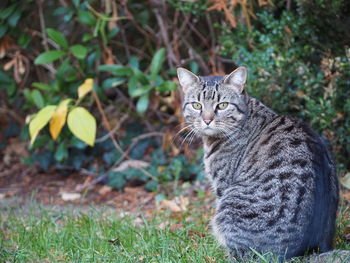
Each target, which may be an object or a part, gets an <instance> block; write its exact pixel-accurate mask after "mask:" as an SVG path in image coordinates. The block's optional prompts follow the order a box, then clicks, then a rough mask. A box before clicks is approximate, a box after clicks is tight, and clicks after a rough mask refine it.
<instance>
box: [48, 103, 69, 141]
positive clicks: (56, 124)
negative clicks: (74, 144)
mask: <svg viewBox="0 0 350 263" xmlns="http://www.w3.org/2000/svg"><path fill="white" fill-rule="evenodd" d="M70 101H71V99H66V100H64V101H62V102H61V103H60V105H59V106H58V107H57V109H56V111H55V113H54V114H53V116H52V119H51V121H50V133H51V136H52V138H53V139H54V140H56V139H57V137H58V135H59V134H60V132H61V130H62V128H63V126H64V124H65V123H66V117H67V111H68V104H69V102H70Z"/></svg>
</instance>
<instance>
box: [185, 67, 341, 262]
mask: <svg viewBox="0 0 350 263" xmlns="http://www.w3.org/2000/svg"><path fill="white" fill-rule="evenodd" d="M181 70H183V69H180V70H179V71H181ZM238 71H245V69H244V68H239V69H238V70H236V71H235V72H233V73H231V74H230V75H229V76H233V77H234V78H235V79H234V80H232V79H231V80H230V79H228V77H197V76H195V75H194V74H193V73H191V72H189V71H184V72H180V73H181V74H182V75H181V74H179V79H180V83H181V85H182V86H183V89H184V100H183V114H184V116H185V119H186V122H187V124H188V125H189V126H190V127H191V128H192V129H193V132H194V133H196V134H197V135H199V136H201V137H202V138H203V143H204V164H205V171H206V174H207V176H208V177H209V179H210V181H211V183H212V187H213V191H214V192H215V194H216V196H217V200H216V204H217V207H216V214H215V216H214V218H213V220H212V228H213V232H214V234H215V236H216V237H217V239H218V241H219V242H220V243H221V244H222V245H223V246H225V247H226V248H227V249H228V251H229V252H230V254H231V255H232V256H233V257H236V258H237V257H241V258H243V257H245V255H247V253H248V254H249V251H251V250H250V248H253V249H255V250H256V251H258V252H273V253H275V254H276V255H278V256H279V257H280V259H281V260H282V259H288V258H291V257H294V256H299V255H303V254H304V253H306V252H308V251H310V250H315V249H318V250H319V251H321V252H324V251H328V250H330V249H331V247H332V239H333V236H334V228H335V217H336V210H337V205H338V182H337V177H336V173H335V165H334V163H333V161H332V159H331V155H330V152H329V150H328V148H327V146H326V143H325V142H324V140H323V139H322V138H321V137H320V136H319V135H318V134H317V133H315V132H314V131H313V130H312V129H311V128H309V127H308V126H307V125H305V124H304V123H302V122H300V121H298V120H296V119H293V118H290V117H286V116H281V115H278V114H276V113H275V112H273V111H272V110H271V109H269V108H268V107H266V106H265V105H264V104H262V103H261V102H259V101H258V100H256V99H254V98H251V97H249V96H248V95H247V94H246V92H245V91H244V89H243V85H244V82H245V79H244V78H243V79H242V78H239V76H238V77H235V76H234V75H235V74H238V73H237V72H238ZM239 73H242V74H243V73H245V72H239ZM186 74H189V75H186ZM191 74H192V75H191ZM193 102H196V103H200V104H201V105H202V108H201V109H200V110H196V109H194V108H193V106H192V103H193ZM222 102H228V103H229V106H228V107H227V109H225V110H219V109H218V104H220V103H222ZM204 116H205V118H207V116H212V120H211V122H210V124H209V125H207V124H206V123H205V122H204V121H203V118H204Z"/></svg>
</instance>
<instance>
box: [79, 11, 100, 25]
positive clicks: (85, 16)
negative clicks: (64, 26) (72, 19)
mask: <svg viewBox="0 0 350 263" xmlns="http://www.w3.org/2000/svg"><path fill="white" fill-rule="evenodd" d="M78 18H79V20H80V21H81V22H82V23H83V24H85V25H87V26H95V25H96V18H95V17H94V15H93V14H92V13H90V12H89V11H86V10H79V11H78Z"/></svg>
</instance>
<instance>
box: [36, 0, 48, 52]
mask: <svg viewBox="0 0 350 263" xmlns="http://www.w3.org/2000/svg"><path fill="white" fill-rule="evenodd" d="M37 3H38V7H39V20H40V28H41V34H42V36H43V46H44V48H45V50H46V51H47V50H49V46H48V44H47V35H46V31H45V30H46V26H45V18H44V13H43V1H41V0H39V1H38V2H37Z"/></svg>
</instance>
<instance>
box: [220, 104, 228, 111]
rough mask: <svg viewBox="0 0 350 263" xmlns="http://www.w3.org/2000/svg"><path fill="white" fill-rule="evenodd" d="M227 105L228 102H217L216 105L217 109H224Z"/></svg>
mask: <svg viewBox="0 0 350 263" xmlns="http://www.w3.org/2000/svg"><path fill="white" fill-rule="evenodd" d="M227 106H228V102H221V103H220V104H218V106H217V107H218V109H219V110H224V109H226V108H227Z"/></svg>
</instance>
